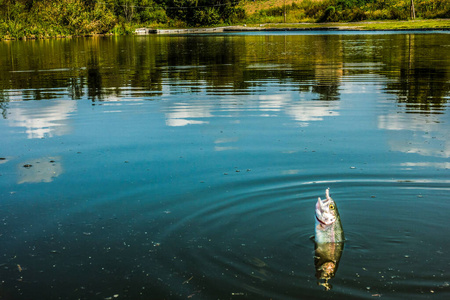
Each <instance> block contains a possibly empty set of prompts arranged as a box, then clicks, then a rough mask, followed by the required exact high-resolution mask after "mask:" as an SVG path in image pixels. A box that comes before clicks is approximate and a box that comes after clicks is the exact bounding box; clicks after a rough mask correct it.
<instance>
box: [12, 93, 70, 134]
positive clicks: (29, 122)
mask: <svg viewBox="0 0 450 300" xmlns="http://www.w3.org/2000/svg"><path fill="white" fill-rule="evenodd" d="M76 110H77V102H75V101H72V100H61V101H56V100H53V101H39V102H34V103H33V102H27V103H26V105H20V106H13V107H10V108H9V109H8V112H9V114H8V122H9V125H10V126H11V127H25V128H26V129H25V133H26V134H27V138H28V139H39V138H45V137H53V136H61V135H66V134H68V133H70V132H71V130H72V126H71V125H70V123H69V121H68V120H69V117H70V114H71V113H73V112H75V111H76Z"/></svg>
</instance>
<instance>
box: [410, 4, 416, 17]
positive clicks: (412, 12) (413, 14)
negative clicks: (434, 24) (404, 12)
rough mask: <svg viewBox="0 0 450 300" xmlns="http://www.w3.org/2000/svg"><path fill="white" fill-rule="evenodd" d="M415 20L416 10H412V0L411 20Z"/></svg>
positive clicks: (412, 5) (412, 7)
mask: <svg viewBox="0 0 450 300" xmlns="http://www.w3.org/2000/svg"><path fill="white" fill-rule="evenodd" d="M415 18H416V10H415V9H414V0H411V20H414V19H415Z"/></svg>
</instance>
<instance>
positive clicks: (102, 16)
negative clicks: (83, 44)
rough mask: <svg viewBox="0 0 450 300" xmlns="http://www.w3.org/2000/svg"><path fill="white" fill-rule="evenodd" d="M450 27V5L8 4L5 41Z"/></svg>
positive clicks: (213, 0)
mask: <svg viewBox="0 0 450 300" xmlns="http://www.w3.org/2000/svg"><path fill="white" fill-rule="evenodd" d="M225 26H232V27H233V30H239V29H242V30H246V31H249V30H283V29H285V30H300V29H308V28H310V29H320V28H322V29H323V28H327V27H334V28H339V29H340V30H345V29H347V30H408V29H409V30H415V29H420V30H450V1H448V0H400V1H399V0H98V1H97V0H85V1H82V0H57V1H49V0H0V40H17V39H41V38H52V37H59V38H64V37H72V36H90V35H124V34H133V33H134V32H135V30H136V29H137V28H142V27H146V28H153V29H179V28H208V27H209V28H210V27H225Z"/></svg>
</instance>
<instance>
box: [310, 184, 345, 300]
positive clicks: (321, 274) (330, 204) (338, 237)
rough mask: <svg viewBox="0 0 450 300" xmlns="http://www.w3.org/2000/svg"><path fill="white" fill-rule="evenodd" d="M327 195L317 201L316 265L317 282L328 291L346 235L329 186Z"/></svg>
mask: <svg viewBox="0 0 450 300" xmlns="http://www.w3.org/2000/svg"><path fill="white" fill-rule="evenodd" d="M325 195H326V199H324V200H322V199H320V197H319V199H318V200H317V203H316V222H315V236H314V240H315V249H314V266H315V269H316V278H317V284H318V285H321V286H323V287H324V288H325V290H327V291H328V290H331V289H332V285H331V284H330V283H329V282H328V280H329V279H331V278H333V277H334V276H335V275H336V272H337V269H338V266H339V261H340V259H341V256H342V252H343V250H344V242H345V237H344V230H343V228H342V224H341V217H340V216H339V211H338V209H337V205H336V203H335V202H334V200H333V199H332V198H331V197H330V189H329V188H328V189H327V190H326V191H325Z"/></svg>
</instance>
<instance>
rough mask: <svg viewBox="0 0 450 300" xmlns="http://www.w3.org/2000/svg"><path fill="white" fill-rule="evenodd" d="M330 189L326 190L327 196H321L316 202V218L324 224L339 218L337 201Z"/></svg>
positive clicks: (331, 222) (329, 223)
mask: <svg viewBox="0 0 450 300" xmlns="http://www.w3.org/2000/svg"><path fill="white" fill-rule="evenodd" d="M329 190H330V189H327V190H326V198H325V199H323V200H322V199H320V197H319V199H318V200H317V203H316V219H317V221H319V223H320V224H322V225H324V226H328V225H331V224H333V223H334V222H336V220H337V218H338V211H337V207H336V203H334V200H333V199H332V198H331V197H330V192H329Z"/></svg>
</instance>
